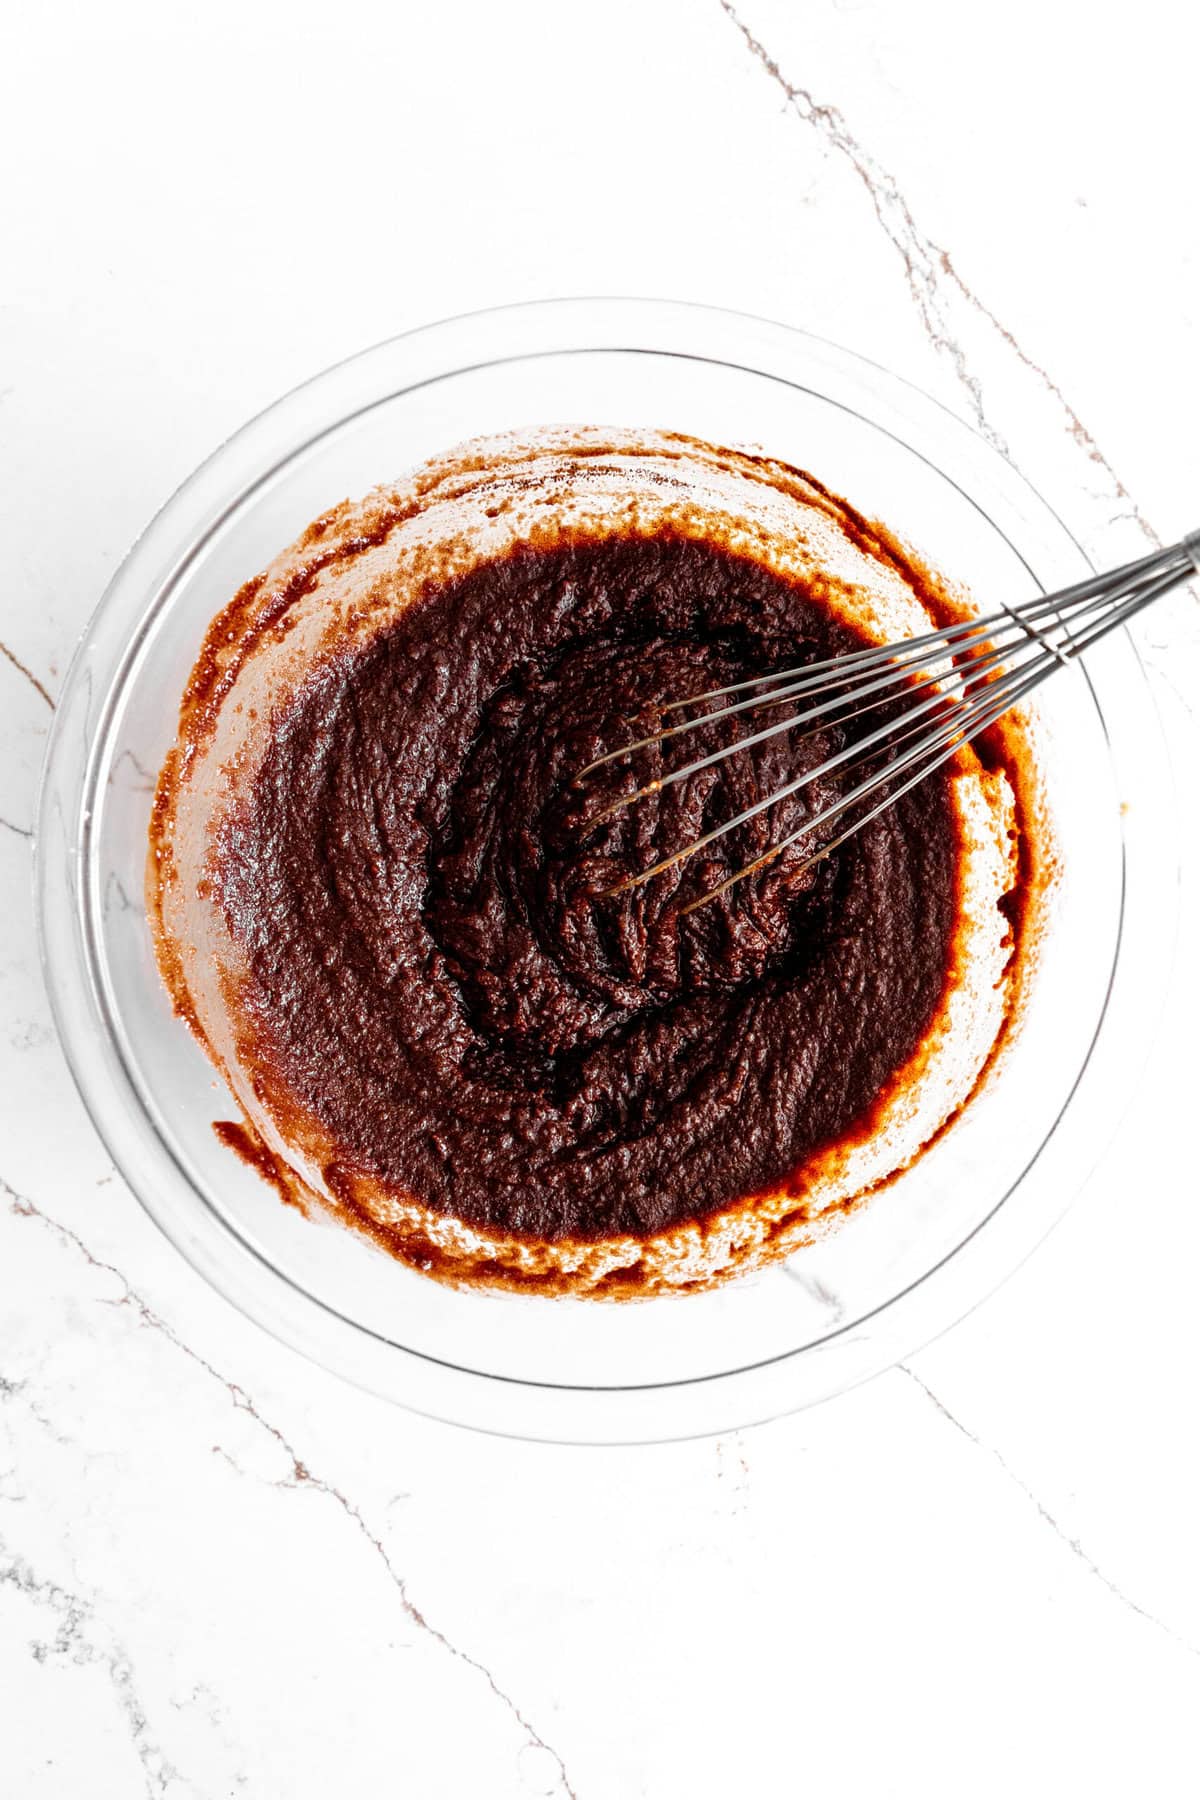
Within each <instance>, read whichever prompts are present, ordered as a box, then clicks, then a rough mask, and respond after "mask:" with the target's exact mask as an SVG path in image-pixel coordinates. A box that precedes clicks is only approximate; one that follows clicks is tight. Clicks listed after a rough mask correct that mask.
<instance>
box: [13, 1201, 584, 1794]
mask: <svg viewBox="0 0 1200 1800" xmlns="http://www.w3.org/2000/svg"><path fill="white" fill-rule="evenodd" d="M0 1193H3V1194H5V1195H6V1196H7V1198H8V1201H9V1205H10V1207H11V1210H12V1212H13V1213H14V1214H16V1216H17V1217H18V1218H24V1219H36V1220H37V1221H38V1222H39V1224H41V1225H43V1226H44V1227H45V1228H46V1229H47V1230H49V1231H51V1232H53V1233H54V1234H55V1236H56V1237H57V1238H58V1239H59V1241H60V1242H61V1243H63V1244H64V1245H67V1246H68V1247H70V1248H71V1249H74V1250H76V1251H78V1253H79V1254H80V1255H81V1256H82V1257H83V1259H84V1261H85V1262H86V1263H87V1264H88V1265H89V1266H90V1267H91V1268H93V1269H97V1270H99V1271H101V1272H102V1273H104V1274H107V1275H112V1276H114V1277H115V1278H116V1280H117V1281H119V1282H120V1283H121V1286H122V1288H123V1289H124V1292H123V1293H122V1294H121V1295H120V1296H119V1297H118V1298H117V1299H116V1300H115V1301H112V1302H110V1303H109V1304H112V1305H115V1306H128V1307H130V1308H131V1309H132V1310H133V1312H134V1313H135V1314H136V1315H137V1319H138V1323H139V1324H140V1325H143V1326H145V1327H146V1328H147V1329H148V1330H151V1331H157V1332H160V1333H161V1334H162V1336H163V1337H165V1338H166V1340H167V1342H168V1343H170V1344H172V1345H173V1346H174V1347H175V1349H177V1350H178V1351H180V1353H181V1354H182V1355H184V1356H186V1357H188V1358H189V1360H190V1361H191V1362H193V1363H195V1364H196V1365H197V1366H198V1367H199V1368H201V1369H203V1370H204V1372H205V1373H206V1374H207V1375H210V1376H211V1377H212V1378H213V1380H214V1381H217V1382H219V1383H220V1384H221V1386H222V1387H223V1388H225V1389H226V1391H227V1393H228V1394H229V1397H230V1399H231V1401H232V1402H233V1405H234V1406H235V1407H236V1408H237V1409H238V1411H240V1412H244V1413H247V1414H249V1416H250V1417H251V1418H252V1419H253V1420H254V1421H255V1423H256V1424H257V1425H258V1426H259V1427H260V1428H261V1429H262V1430H263V1431H265V1432H266V1433H267V1434H268V1435H269V1436H270V1437H272V1438H274V1440H275V1442H276V1443H277V1444H278V1446H279V1448H280V1449H281V1450H282V1452H283V1453H284V1456H285V1457H286V1458H287V1460H288V1462H289V1463H290V1465H291V1466H290V1468H289V1469H288V1471H287V1473H286V1474H285V1475H284V1477H283V1478H282V1480H280V1481H278V1482H277V1483H276V1484H275V1485H276V1486H278V1487H281V1488H299V1487H307V1488H311V1489H313V1490H314V1491H315V1492H317V1493H319V1494H324V1495H325V1496H326V1497H327V1498H328V1499H330V1500H332V1501H333V1502H334V1503H335V1504H336V1505H337V1506H338V1507H340V1508H341V1510H342V1511H343V1512H344V1513H345V1514H346V1517H347V1518H348V1519H350V1521H351V1522H352V1523H353V1525H354V1526H355V1528H356V1530H358V1531H359V1532H361V1534H362V1535H363V1537H364V1538H365V1539H366V1540H367V1542H368V1544H369V1545H370V1546H371V1548H372V1549H373V1550H374V1551H375V1553H376V1555H377V1556H378V1557H379V1559H380V1561H381V1562H382V1564H383V1566H384V1569H385V1570H386V1572H387V1576H388V1579H389V1581H390V1582H391V1584H392V1586H393V1587H394V1588H395V1590H396V1592H397V1594H398V1596H399V1599H400V1604H401V1606H402V1608H403V1610H404V1614H405V1617H406V1618H408V1619H409V1620H410V1621H411V1623H412V1624H413V1625H415V1626H416V1628H417V1629H418V1630H419V1631H422V1632H424V1633H426V1634H427V1635H428V1636H429V1637H430V1638H432V1639H433V1641H434V1642H435V1643H437V1644H439V1645H440V1646H441V1647H442V1648H443V1649H444V1650H446V1651H447V1652H448V1653H449V1655H451V1656H452V1657H454V1658H455V1659H456V1660H457V1661H458V1662H461V1663H463V1664H464V1665H465V1666H466V1667H467V1668H470V1669H473V1670H475V1672H476V1673H477V1674H478V1675H481V1676H482V1677H483V1679H484V1681H485V1682H486V1683H487V1685H488V1687H489V1688H490V1689H491V1691H492V1693H493V1694H494V1695H495V1697H496V1699H497V1700H499V1701H500V1703H501V1705H502V1706H504V1707H505V1708H506V1710H507V1711H508V1713H509V1714H510V1715H511V1717H512V1718H513V1719H514V1720H515V1722H516V1723H517V1724H518V1725H519V1726H520V1728H521V1730H522V1731H523V1732H524V1734H525V1737H526V1740H527V1742H528V1743H529V1744H531V1745H533V1746H534V1747H535V1748H536V1749H538V1750H542V1751H545V1752H546V1754H547V1755H548V1756H551V1757H553V1759H554V1763H555V1766H556V1767H557V1769H558V1772H559V1783H560V1786H561V1788H562V1791H563V1793H564V1794H566V1795H567V1796H568V1797H569V1800H578V1795H577V1794H576V1791H575V1789H574V1787H573V1786H572V1785H571V1781H570V1779H569V1777H568V1775H567V1770H566V1765H565V1763H564V1762H563V1759H562V1757H561V1756H560V1755H559V1753H558V1751H557V1750H555V1748H554V1746H553V1745H552V1744H548V1743H547V1742H546V1740H545V1738H543V1737H542V1736H541V1735H540V1733H539V1732H538V1731H537V1730H536V1729H535V1727H534V1726H533V1725H532V1724H531V1723H530V1721H529V1720H528V1719H527V1718H526V1716H525V1714H524V1712H522V1710H521V1708H520V1706H519V1705H518V1704H517V1702H516V1701H515V1700H514V1699H513V1698H512V1696H511V1695H510V1694H508V1693H507V1692H506V1691H505V1690H504V1689H503V1688H502V1687H501V1686H500V1684H499V1682H498V1681H497V1680H496V1678H495V1676H494V1675H493V1674H492V1672H491V1670H490V1669H489V1668H488V1667H487V1665H486V1664H485V1663H482V1662H480V1661H479V1660H478V1659H477V1658H476V1657H474V1656H472V1655H471V1654H470V1653H469V1652H468V1651H466V1650H462V1649H460V1648H459V1646H458V1645H457V1644H455V1643H453V1642H452V1641H451V1640H450V1639H449V1638H448V1637H447V1636H446V1634H445V1633H444V1632H443V1631H441V1630H440V1629H439V1628H438V1627H437V1626H436V1625H434V1624H432V1623H431V1622H430V1621H429V1619H428V1618H426V1616H425V1614H424V1613H423V1612H422V1611H421V1609H420V1607H418V1606H417V1605H416V1603H415V1602H414V1601H413V1600H412V1599H410V1597H409V1593H408V1585H407V1583H406V1581H405V1579H404V1577H403V1576H402V1575H401V1574H400V1572H399V1570H398V1569H397V1568H396V1566H395V1564H394V1563H393V1562H392V1559H391V1557H390V1556H389V1555H388V1552H387V1550H386V1548H385V1546H384V1544H383V1541H382V1539H381V1538H379V1537H377V1536H376V1535H375V1533H374V1532H373V1531H372V1530H371V1528H370V1526H369V1525H368V1524H367V1522H366V1520H365V1519H364V1517H363V1515H362V1513H361V1512H360V1511H359V1509H358V1507H357V1506H355V1504H354V1502H353V1501H352V1500H350V1499H349V1498H348V1497H347V1496H346V1495H345V1494H344V1493H343V1492H342V1490H341V1489H340V1488H338V1487H336V1486H334V1484H333V1483H332V1482H328V1481H325V1480H324V1479H323V1478H322V1477H321V1476H319V1475H316V1474H314V1473H313V1471H312V1470H311V1469H310V1468H309V1467H308V1465H307V1464H306V1463H305V1462H304V1461H303V1460H302V1459H301V1457H300V1455H299V1453H298V1452H297V1450H296V1449H295V1448H294V1447H293V1445H292V1444H291V1443H290V1442H289V1440H288V1439H287V1438H286V1437H285V1436H284V1434H283V1432H282V1431H280V1429H279V1427H278V1426H276V1425H273V1424H272V1423H271V1421H270V1420H269V1419H267V1418H265V1417H264V1416H263V1414H262V1413H260V1412H259V1410H258V1408H257V1407H256V1406H255V1404H254V1402H253V1400H252V1399H251V1398H250V1395H249V1394H248V1393H247V1392H246V1390H245V1389H244V1388H243V1387H242V1386H241V1385H240V1384H239V1383H238V1382H236V1381H230V1380H229V1379H228V1378H227V1377H226V1376H224V1375H222V1374H221V1372H220V1370H219V1369H217V1368H215V1367H214V1365H213V1364H212V1363H210V1362H208V1361H207V1359H206V1358H205V1357H203V1356H201V1355H200V1354H199V1352H198V1351H196V1350H193V1349H192V1348H191V1346H190V1345H189V1344H186V1343H185V1342H184V1341H183V1339H182V1338H181V1337H179V1336H178V1334H177V1333H176V1332H175V1331H174V1330H173V1329H172V1327H171V1326H170V1325H169V1324H168V1323H167V1321H166V1320H165V1319H164V1318H163V1317H162V1316H161V1315H160V1314H159V1313H156V1312H155V1311H154V1309H153V1308H152V1307H151V1306H150V1305H149V1304H148V1303H147V1302H146V1301H145V1300H143V1299H142V1297H141V1295H140V1294H139V1293H137V1291H136V1290H135V1289H134V1288H133V1287H132V1286H131V1284H130V1283H129V1281H128V1280H127V1279H126V1277H125V1276H124V1275H123V1274H122V1273H121V1271H120V1269H118V1268H117V1267H116V1266H115V1264H113V1263H108V1262H104V1261H102V1260H101V1258H99V1257H97V1256H95V1255H94V1254H93V1253H92V1251H91V1250H90V1249H89V1248H88V1246H87V1244H86V1243H85V1242H84V1240H83V1239H82V1238H81V1237H80V1236H79V1234H78V1232H76V1231H73V1230H72V1229H71V1227H70V1226H68V1225H64V1224H62V1223H61V1222H60V1221H59V1220H58V1219H55V1218H52V1217H51V1215H50V1214H49V1213H46V1212H43V1211H42V1209H41V1208H40V1207H39V1206H36V1205H35V1204H34V1202H33V1201H32V1200H31V1199H29V1197H28V1196H27V1195H25V1194H20V1193H18V1192H17V1190H16V1189H15V1188H13V1187H12V1186H11V1184H10V1183H9V1182H7V1181H5V1180H4V1178H3V1176H0ZM229 1460H230V1462H231V1463H232V1464H233V1467H234V1468H237V1464H236V1463H234V1462H233V1459H232V1458H229ZM238 1472H239V1473H241V1472H242V1471H240V1470H239V1471H238Z"/></svg>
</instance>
